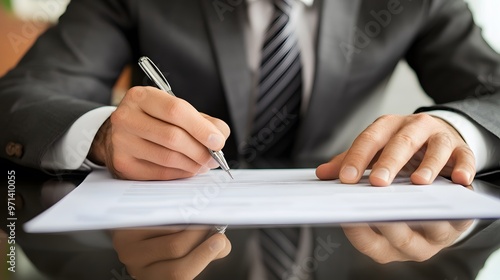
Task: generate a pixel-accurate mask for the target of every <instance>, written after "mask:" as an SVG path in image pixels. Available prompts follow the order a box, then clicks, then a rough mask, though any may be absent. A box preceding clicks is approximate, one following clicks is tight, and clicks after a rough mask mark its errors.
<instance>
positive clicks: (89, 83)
mask: <svg viewBox="0 0 500 280" xmlns="http://www.w3.org/2000/svg"><path fill="white" fill-rule="evenodd" d="M132 28H133V16H132V15H131V13H130V5H129V3H128V2H126V1H122V0H99V1H95V0H73V1H71V3H70V4H69V6H68V8H67V11H66V13H65V14H64V15H63V16H62V17H61V18H60V21H59V23H58V25H56V26H54V27H52V28H50V29H49V30H47V32H45V34H43V35H42V36H40V38H39V39H38V40H37V42H36V43H35V44H34V46H33V47H32V48H31V50H29V51H28V53H27V54H26V55H25V57H24V58H23V59H22V60H21V61H20V63H19V64H18V65H17V67H15V68H14V69H13V70H12V71H10V72H9V73H7V75H5V76H4V77H3V78H1V79H0V128H1V129H2V133H1V134H0V145H1V147H0V157H2V158H6V159H9V160H11V161H13V162H15V163H17V164H21V165H24V166H28V167H33V168H41V159H42V157H43V155H44V154H45V153H46V151H47V149H48V148H49V147H50V146H51V145H52V144H53V143H54V142H55V141H56V140H57V139H59V138H60V137H61V136H62V135H63V134H64V132H65V131H66V130H67V129H68V128H69V127H70V126H71V124H72V123H73V122H74V121H75V120H77V119H78V118H79V117H80V116H82V115H83V114H85V113H86V112H88V111H90V110H92V109H95V108H97V107H100V106H102V105H104V104H109V103H110V100H111V90H112V87H113V85H114V83H115V81H116V80H117V78H118V76H119V75H120V73H121V71H122V69H123V67H124V66H125V65H126V64H127V63H128V62H129V61H130V59H131V57H132V54H133V49H134V48H133V45H132V43H133V42H135V41H136V40H135V39H134V38H133V37H132V36H134V35H133V34H136V33H135V32H133V30H132ZM12 147H14V148H16V150H15V151H14V152H13V151H12ZM9 149H10V150H9Z"/></svg>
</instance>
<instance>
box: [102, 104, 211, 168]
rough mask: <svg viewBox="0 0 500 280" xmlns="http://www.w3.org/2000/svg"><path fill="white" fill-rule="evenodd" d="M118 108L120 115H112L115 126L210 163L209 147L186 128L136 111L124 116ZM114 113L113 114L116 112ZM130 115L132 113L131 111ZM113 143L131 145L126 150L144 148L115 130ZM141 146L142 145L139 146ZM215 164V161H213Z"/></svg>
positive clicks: (204, 163)
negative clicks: (133, 143)
mask: <svg viewBox="0 0 500 280" xmlns="http://www.w3.org/2000/svg"><path fill="white" fill-rule="evenodd" d="M120 112H121V111H119V110H118V109H117V111H115V113H116V114H118V117H115V116H114V115H112V120H113V123H114V125H115V126H119V127H120V128H123V129H125V130H126V131H127V132H128V133H131V134H133V135H135V136H137V137H139V138H142V139H145V140H148V141H150V142H153V143H156V144H158V145H161V146H163V147H165V148H167V149H170V150H173V151H177V152H179V153H182V154H185V155H186V156H187V157H189V158H190V159H192V160H193V161H195V162H196V163H198V164H199V165H203V166H206V165H208V164H209V162H211V161H210V159H211V156H210V154H209V153H208V151H207V148H206V147H205V146H203V145H202V144H201V143H199V142H198V141H197V140H196V139H194V138H193V137H192V136H191V135H190V134H188V133H187V132H186V131H185V130H183V129H181V128H179V127H177V126H174V125H172V124H170V123H165V122H162V121H160V120H158V119H155V118H152V117H151V116H148V115H146V114H144V113H140V112H138V113H136V114H134V115H133V117H127V118H123V117H122V116H121V115H120ZM115 113H113V114H115ZM128 115H131V114H130V113H129V114H128ZM112 141H113V145H115V146H116V145H123V146H125V147H130V149H127V150H126V151H127V152H128V151H132V150H136V151H137V152H142V149H140V148H137V147H135V148H134V146H131V143H129V141H131V139H130V137H128V136H127V135H124V134H123V133H121V134H120V133H118V132H115V133H114V134H113V136H112ZM138 147H141V146H138ZM212 165H213V163H212Z"/></svg>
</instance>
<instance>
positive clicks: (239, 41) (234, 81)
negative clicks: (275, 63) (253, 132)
mask: <svg viewBox="0 0 500 280" xmlns="http://www.w3.org/2000/svg"><path fill="white" fill-rule="evenodd" d="M202 2H203V4H204V11H205V14H206V19H207V24H208V29H209V33H210V36H211V37H212V45H213V48H214V52H215V55H216V59H217V63H218V66H219V71H220V76H221V80H222V83H223V86H224V89H225V94H226V99H227V102H228V105H229V112H230V115H231V119H232V126H233V127H232V128H233V132H234V133H235V136H236V141H237V143H240V142H241V141H243V140H244V139H245V138H246V127H247V124H248V119H249V117H248V114H249V106H248V104H249V101H250V99H251V88H252V87H251V73H250V69H249V67H248V64H247V61H246V51H245V50H246V47H245V42H244V36H243V20H244V19H245V17H246V5H245V2H244V1H242V3H241V4H239V5H237V6H236V7H232V6H226V7H227V8H231V9H232V10H220V9H221V8H222V9H223V7H222V6H221V7H218V8H216V7H215V3H217V2H222V3H223V4H226V5H227V3H226V1H202Z"/></svg>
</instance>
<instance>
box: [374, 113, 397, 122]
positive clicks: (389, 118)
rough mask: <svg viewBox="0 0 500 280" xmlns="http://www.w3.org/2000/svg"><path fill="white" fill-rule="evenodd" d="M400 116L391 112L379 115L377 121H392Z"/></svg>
mask: <svg viewBox="0 0 500 280" xmlns="http://www.w3.org/2000/svg"><path fill="white" fill-rule="evenodd" d="M398 117H399V116H397V115H389V114H386V115H382V116H380V117H378V118H377V119H376V120H375V122H392V121H394V120H395V119H397V118H398Z"/></svg>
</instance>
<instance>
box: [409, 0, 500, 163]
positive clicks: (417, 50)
mask: <svg viewBox="0 0 500 280" xmlns="http://www.w3.org/2000/svg"><path fill="white" fill-rule="evenodd" d="M427 3H428V6H427V14H426V15H425V16H426V17H427V19H426V20H425V22H426V24H424V25H423V26H422V27H421V29H420V33H419V36H418V37H417V38H416V40H415V42H414V43H413V45H412V47H411V48H410V49H409V51H408V52H407V54H406V59H407V61H408V63H409V65H410V66H411V67H412V68H413V69H414V70H415V72H416V74H417V76H418V78H419V80H420V83H421V85H422V87H423V89H424V90H425V91H426V92H427V94H428V95H429V96H430V97H431V98H433V99H434V101H435V102H436V104H437V105H436V106H433V107H429V108H420V109H419V110H418V111H419V112H421V111H428V110H436V109H444V110H450V111H455V112H458V113H460V114H463V115H465V116H466V117H468V118H469V119H470V120H472V121H474V122H476V123H477V124H479V125H480V126H482V127H484V128H485V129H486V130H488V131H489V132H491V133H492V134H493V135H495V136H496V137H499V138H500V56H499V54H498V53H496V52H495V51H494V50H493V49H492V48H491V47H490V46H489V45H488V44H487V43H486V42H485V40H484V39H483V37H482V35H481V29H480V28H479V27H478V26H476V25H475V23H474V20H473V17H472V14H471V12H470V10H469V9H468V7H467V5H466V4H465V2H463V0H459V1H457V0H436V1H427ZM499 160H500V159H499Z"/></svg>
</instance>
